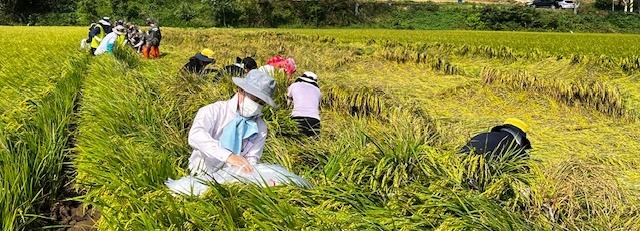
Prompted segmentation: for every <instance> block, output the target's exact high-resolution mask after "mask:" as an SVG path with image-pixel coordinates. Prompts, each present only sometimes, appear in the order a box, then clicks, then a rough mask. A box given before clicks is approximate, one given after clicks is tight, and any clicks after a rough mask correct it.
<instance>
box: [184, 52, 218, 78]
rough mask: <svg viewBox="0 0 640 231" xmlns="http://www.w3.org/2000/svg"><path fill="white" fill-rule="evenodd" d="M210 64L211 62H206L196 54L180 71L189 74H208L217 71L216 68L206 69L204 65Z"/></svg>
mask: <svg viewBox="0 0 640 231" xmlns="http://www.w3.org/2000/svg"><path fill="white" fill-rule="evenodd" d="M208 64H209V63H205V62H203V61H202V60H200V59H198V58H196V57H195V56H194V57H191V58H189V62H187V63H186V64H185V65H184V66H183V67H182V69H181V70H180V72H182V73H187V74H199V75H206V74H209V73H211V72H215V71H216V70H214V69H204V67H205V66H207V65H208Z"/></svg>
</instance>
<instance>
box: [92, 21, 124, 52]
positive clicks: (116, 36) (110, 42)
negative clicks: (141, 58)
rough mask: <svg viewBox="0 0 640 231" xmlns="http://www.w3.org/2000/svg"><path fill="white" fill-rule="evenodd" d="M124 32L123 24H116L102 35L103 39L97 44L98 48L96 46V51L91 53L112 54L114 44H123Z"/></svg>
mask: <svg viewBox="0 0 640 231" xmlns="http://www.w3.org/2000/svg"><path fill="white" fill-rule="evenodd" d="M124 34H125V29H124V26H116V27H115V28H114V29H113V32H111V33H109V34H108V35H107V36H105V37H104V39H102V41H100V45H98V48H96V51H95V53H93V54H94V55H100V54H104V53H105V52H106V53H109V54H112V53H113V49H114V48H115V46H116V44H119V45H124V41H125V39H124Z"/></svg>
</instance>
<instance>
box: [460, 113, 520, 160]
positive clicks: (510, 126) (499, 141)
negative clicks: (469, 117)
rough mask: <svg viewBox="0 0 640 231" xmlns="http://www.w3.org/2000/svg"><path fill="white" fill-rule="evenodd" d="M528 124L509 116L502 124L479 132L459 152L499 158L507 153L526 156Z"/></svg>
mask: <svg viewBox="0 0 640 231" xmlns="http://www.w3.org/2000/svg"><path fill="white" fill-rule="evenodd" d="M528 130H529V126H527V124H525V123H524V122H523V121H522V120H519V119H515V118H509V119H507V120H505V121H504V124H503V125H500V126H496V127H493V128H491V131H490V132H485V133H480V134H478V135H476V136H474V137H473V138H471V140H469V142H467V144H465V145H464V146H463V147H462V148H461V149H460V153H466V154H470V153H474V154H477V155H484V156H485V157H489V158H500V157H502V156H504V155H505V154H507V153H512V154H514V155H516V156H517V157H521V158H528V157H529V154H528V153H527V151H528V150H530V149H531V142H529V139H527V132H528Z"/></svg>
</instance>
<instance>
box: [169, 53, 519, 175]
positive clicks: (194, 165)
mask: <svg viewBox="0 0 640 231" xmlns="http://www.w3.org/2000/svg"><path fill="white" fill-rule="evenodd" d="M213 56H214V52H213V51H211V50H210V49H204V50H202V51H200V52H198V53H196V54H195V55H194V56H193V57H191V58H190V59H189V62H188V63H187V64H185V65H184V67H183V68H182V70H181V72H183V73H185V72H186V73H189V74H196V75H207V74H210V73H213V72H218V74H219V73H220V72H219V71H217V70H214V69H206V68H205V66H207V65H208V64H211V63H215V59H214V57H213ZM233 70H236V71H237V72H235V73H234V74H233V75H232V76H241V75H244V77H233V78H232V80H233V83H234V84H235V85H236V86H237V87H238V88H237V92H236V94H235V95H234V96H233V97H232V98H231V99H229V100H226V101H219V102H215V103H213V104H209V105H206V106H204V107H202V108H200V109H199V110H198V112H197V114H196V116H195V119H194V120H193V124H192V127H191V130H190V131H189V138H188V140H189V145H190V146H191V147H192V148H193V152H192V154H191V157H190V158H189V169H190V172H191V175H192V176H198V175H212V174H214V173H215V172H216V171H218V170H220V169H222V168H223V167H225V166H226V167H235V168H238V169H241V170H242V171H243V172H245V173H250V172H252V171H253V168H252V166H255V165H256V164H258V163H259V161H260V158H261V156H262V151H263V148H264V144H265V141H266V137H267V126H266V123H265V121H264V120H263V119H262V118H261V112H262V109H263V107H265V106H267V105H268V106H271V107H274V106H275V100H274V98H273V97H274V92H275V87H276V80H275V79H274V74H275V73H284V74H286V75H287V76H289V77H290V78H291V77H292V76H294V75H295V72H296V64H295V61H294V60H293V59H292V58H286V59H285V58H283V57H281V56H274V57H272V58H270V59H268V60H267V64H266V65H264V66H261V67H258V65H257V63H256V61H255V60H254V59H253V58H251V57H246V58H244V59H241V58H239V57H238V58H237V59H236V63H234V64H232V65H229V66H226V67H225V68H224V70H223V71H226V72H228V73H231V72H232V71H233ZM286 97H287V104H288V105H289V104H291V105H293V110H292V114H291V118H292V119H293V120H294V121H296V122H297V123H298V129H299V132H300V134H302V135H305V136H309V137H317V136H318V134H319V133H320V128H321V126H320V124H321V122H320V111H319V109H320V99H321V97H322V93H321V91H320V87H319V85H318V76H317V75H316V74H315V73H314V72H311V71H305V72H303V73H302V74H301V75H299V76H297V78H295V80H294V81H293V83H292V84H291V85H290V86H289V87H288V91H287V95H286ZM528 130H529V127H528V126H527V125H526V123H524V122H523V121H521V120H519V119H515V118H509V119H507V120H506V121H505V122H504V124H501V125H499V126H496V127H494V128H492V129H491V131H490V132H486V133H481V134H478V135H476V136H474V137H472V138H471V139H470V140H469V141H468V142H467V144H465V145H464V146H463V147H462V148H461V149H460V151H459V152H460V153H465V154H478V155H484V156H486V157H489V158H496V157H500V156H503V155H505V154H507V153H514V154H516V155H520V156H522V157H523V158H526V157H528V153H527V151H528V150H530V149H531V143H530V142H529V140H528V139H527V132H528Z"/></svg>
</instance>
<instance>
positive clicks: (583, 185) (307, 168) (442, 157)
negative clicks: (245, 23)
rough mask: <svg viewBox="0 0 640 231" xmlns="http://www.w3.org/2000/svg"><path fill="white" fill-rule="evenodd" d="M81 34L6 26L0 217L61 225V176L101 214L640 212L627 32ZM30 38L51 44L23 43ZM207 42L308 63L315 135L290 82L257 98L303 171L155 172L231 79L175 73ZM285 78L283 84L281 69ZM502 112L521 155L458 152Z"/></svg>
mask: <svg viewBox="0 0 640 231" xmlns="http://www.w3.org/2000/svg"><path fill="white" fill-rule="evenodd" d="M53 32H56V33H53ZM33 33H42V34H55V36H60V37H59V38H58V37H52V39H51V40H42V41H38V40H35V41H33V40H32V41H30V42H34V43H36V44H35V45H34V44H29V45H27V43H25V42H24V40H28V39H21V38H24V37H21V36H29V35H30V34H33ZM85 35H86V30H85V29H84V28H72V27H69V28H26V27H0V48H2V53H0V55H1V57H0V64H1V66H0V68H1V69H2V72H1V73H0V81H2V86H1V88H0V89H2V94H3V95H6V96H7V97H4V98H3V99H1V102H2V104H0V106H2V107H1V108H0V112H2V116H3V120H2V124H1V125H2V127H1V128H2V132H1V137H0V138H2V141H3V142H1V144H2V146H0V148H1V149H0V154H1V156H2V159H0V174H2V175H1V176H0V190H1V191H0V194H2V197H0V198H3V199H2V200H1V201H0V208H2V209H1V210H0V218H1V219H0V222H2V225H1V227H2V230H31V229H34V228H37V227H42V226H47V225H54V224H55V221H52V220H51V219H50V218H46V216H47V214H48V213H47V212H48V211H43V210H46V208H47V206H49V205H50V204H51V203H53V202H54V201H56V199H61V198H59V197H61V196H62V195H63V193H61V192H60V190H58V191H57V192H54V191H55V190H51V189H60V188H62V187H63V185H64V183H65V182H67V181H71V182H73V187H74V188H75V190H77V191H79V192H82V193H83V194H84V196H83V197H80V198H78V200H81V201H83V202H84V203H85V205H89V204H90V205H92V206H94V207H96V208H98V210H99V211H100V214H101V216H100V219H99V220H98V221H96V224H95V225H96V227H97V228H98V229H100V230H212V229H216V230H217V229H220V230H235V229H261V230H262V229H266V230H292V229H299V230H326V229H330V230H550V229H553V230H638V229H640V218H639V217H640V208H638V205H637V204H638V202H640V194H639V193H638V192H640V174H638V170H639V167H638V166H640V165H639V164H640V156H639V155H638V154H639V152H640V151H638V150H640V141H639V140H640V135H639V134H640V133H638V132H636V131H638V129H639V128H640V120H638V118H640V117H639V116H640V114H638V112H639V111H638V110H639V106H640V103H638V102H639V100H640V91H639V90H638V89H640V88H639V87H640V82H639V81H638V80H639V76H640V72H639V69H640V62H637V60H638V59H637V58H636V57H635V56H634V55H635V54H634V53H633V52H632V51H628V49H629V48H630V47H633V46H636V45H632V44H637V43H631V42H630V43H629V44H630V45H629V46H626V45H623V44H622V43H618V42H600V43H597V45H594V43H593V42H594V41H616V40H617V39H621V38H622V39H624V40H625V41H636V40H640V36H637V35H595V34H589V35H587V34H558V33H510V32H470V31H427V32H407V31H388V30H284V29H283V30H281V29H278V30H275V29H271V30H256V29H197V30H196V29H176V28H166V29H164V31H163V38H164V40H163V43H162V46H161V48H160V50H161V53H163V55H162V58H161V59H157V60H141V59H139V58H137V57H136V55H135V54H133V53H132V52H130V51H128V50H119V51H118V52H116V55H115V56H108V55H106V56H99V57H89V56H87V55H86V54H84V53H83V52H82V51H80V50H79V49H78V48H76V46H77V41H79V40H80V39H81V38H82V37H83V36H85ZM8 37H10V38H17V39H15V40H10V39H6V38H8ZM576 38H580V39H578V40H576ZM558 41H561V42H558ZM549 44H554V45H549ZM569 44H570V45H569ZM31 46H38V47H47V48H50V49H44V50H46V52H52V53H51V54H49V53H47V54H46V55H45V54H43V53H38V52H36V51H29V52H21V51H20V50H21V49H25V48H27V49H28V48H29V47H31ZM203 48H211V49H212V50H214V51H215V53H216V60H217V61H218V62H217V63H216V64H214V65H213V66H214V67H216V68H221V67H222V66H224V65H227V64H230V63H232V61H233V60H235V57H236V56H240V57H243V56H253V57H254V58H256V60H257V61H258V64H259V65H262V64H263V63H264V62H265V60H266V59H268V58H269V57H271V56H273V55H275V54H282V55H284V56H291V57H293V58H294V59H295V60H296V63H297V64H298V72H297V74H300V73H302V72H303V71H305V70H310V71H314V72H315V73H317V74H318V76H319V84H320V88H321V91H322V93H323V101H322V111H321V116H322V118H323V127H322V133H321V136H320V137H319V139H318V140H305V139H296V138H293V136H295V133H296V128H295V124H294V122H293V121H292V120H291V119H290V118H289V114H290V112H291V108H288V107H286V106H284V105H286V103H285V99H284V97H278V98H276V103H277V104H278V105H281V106H280V107H278V108H277V109H273V108H271V109H268V110H266V111H265V112H264V118H265V120H266V121H267V124H268V127H269V131H270V132H269V136H268V139H267V144H266V147H265V153H264V155H263V161H264V162H268V163H275V164H279V165H282V166H284V167H286V168H288V169H289V170H291V171H292V172H294V173H296V174H299V175H300V176H302V177H304V178H305V179H307V180H308V181H309V182H311V183H312V184H313V187H312V188H299V187H294V186H279V187H272V188H259V187H256V186H251V185H217V184H214V185H213V187H212V188H211V190H210V191H209V192H208V193H206V194H205V195H204V196H201V197H180V198H176V197H173V196H172V195H171V194H170V193H169V192H168V191H167V188H166V186H165V185H164V181H165V180H166V179H167V178H173V179H176V178H179V177H181V176H184V175H186V174H188V170H187V167H186V166H187V162H188V157H189V155H190V150H191V149H190V147H189V146H188V144H187V133H188V129H189V127H190V124H191V120H192V119H193V117H194V115H195V113H196V112H197V110H198V108H200V107H201V106H203V105H206V104H209V103H211V102H215V101H218V100H224V99H227V98H228V97H229V96H230V95H231V94H232V92H233V91H234V89H235V88H234V86H233V83H231V81H230V78H229V76H225V78H223V79H222V80H221V81H219V82H214V81H212V79H211V78H200V77H195V76H183V75H179V74H178V70H179V69H180V68H181V67H182V65H184V63H185V62H186V61H187V59H188V58H189V57H190V56H192V55H193V54H195V53H196V52H198V51H199V50H201V49H203ZM5 51H9V53H6V52H5ZM25 51H26V50H25ZM614 51H618V52H614ZM23 53H37V54H40V56H38V55H33V56H28V57H27V58H26V57H24V56H22V55H21V54H23ZM7 54H8V55H7ZM47 61H49V62H47ZM29 62H32V63H42V65H45V66H46V65H50V66H46V67H48V68H46V69H45V70H48V71H42V70H43V69H40V68H38V66H34V65H24V63H29ZM51 63H55V64H51ZM42 67H44V66H42ZM277 80H278V86H277V87H278V89H277V91H276V94H275V95H276V96H279V95H284V92H286V87H287V85H288V84H289V83H290V82H291V80H289V79H287V78H286V77H284V76H277ZM15 111H24V113H21V114H20V115H21V116H20V117H16V116H15V114H16V113H14V112H15ZM507 117H517V118H520V119H522V120H524V121H526V122H527V123H528V124H529V125H530V126H531V128H532V129H531V130H532V132H530V134H529V135H528V137H529V139H530V140H531V142H532V146H533V148H534V149H533V151H532V159H531V160H528V161H523V160H519V159H514V158H505V159H502V160H498V161H495V160H493V161H492V160H487V159H484V158H480V157H473V156H472V157H469V156H461V155H459V154H457V150H458V149H459V147H460V146H461V145H463V144H464V143H465V142H466V141H467V140H468V139H469V138H470V137H471V136H473V135H474V134H476V133H479V132H483V131H487V130H488V129H489V128H491V127H492V126H494V125H497V124H500V123H501V122H502V121H503V120H504V119H506V118H507ZM5 118H20V119H11V120H10V119H5ZM8 124H11V125H10V126H9V125H8ZM39 141H41V142H39ZM17 157H20V158H19V161H15V160H16V158H17ZM65 157H66V159H65ZM69 167H72V169H73V171H74V172H73V173H71V174H69V173H66V172H65V171H66V170H63V169H67V168H69ZM24 169H30V170H29V171H26V172H25V171H23V170H24ZM523 169H528V170H529V171H523ZM62 175H65V176H72V177H73V179H69V180H60V179H59V178H60V177H61V176H62ZM470 180H472V181H474V182H476V183H477V185H478V187H469V185H468V184H467V182H469V181H470ZM25 193H28V194H25ZM40 215H42V216H40Z"/></svg>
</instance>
